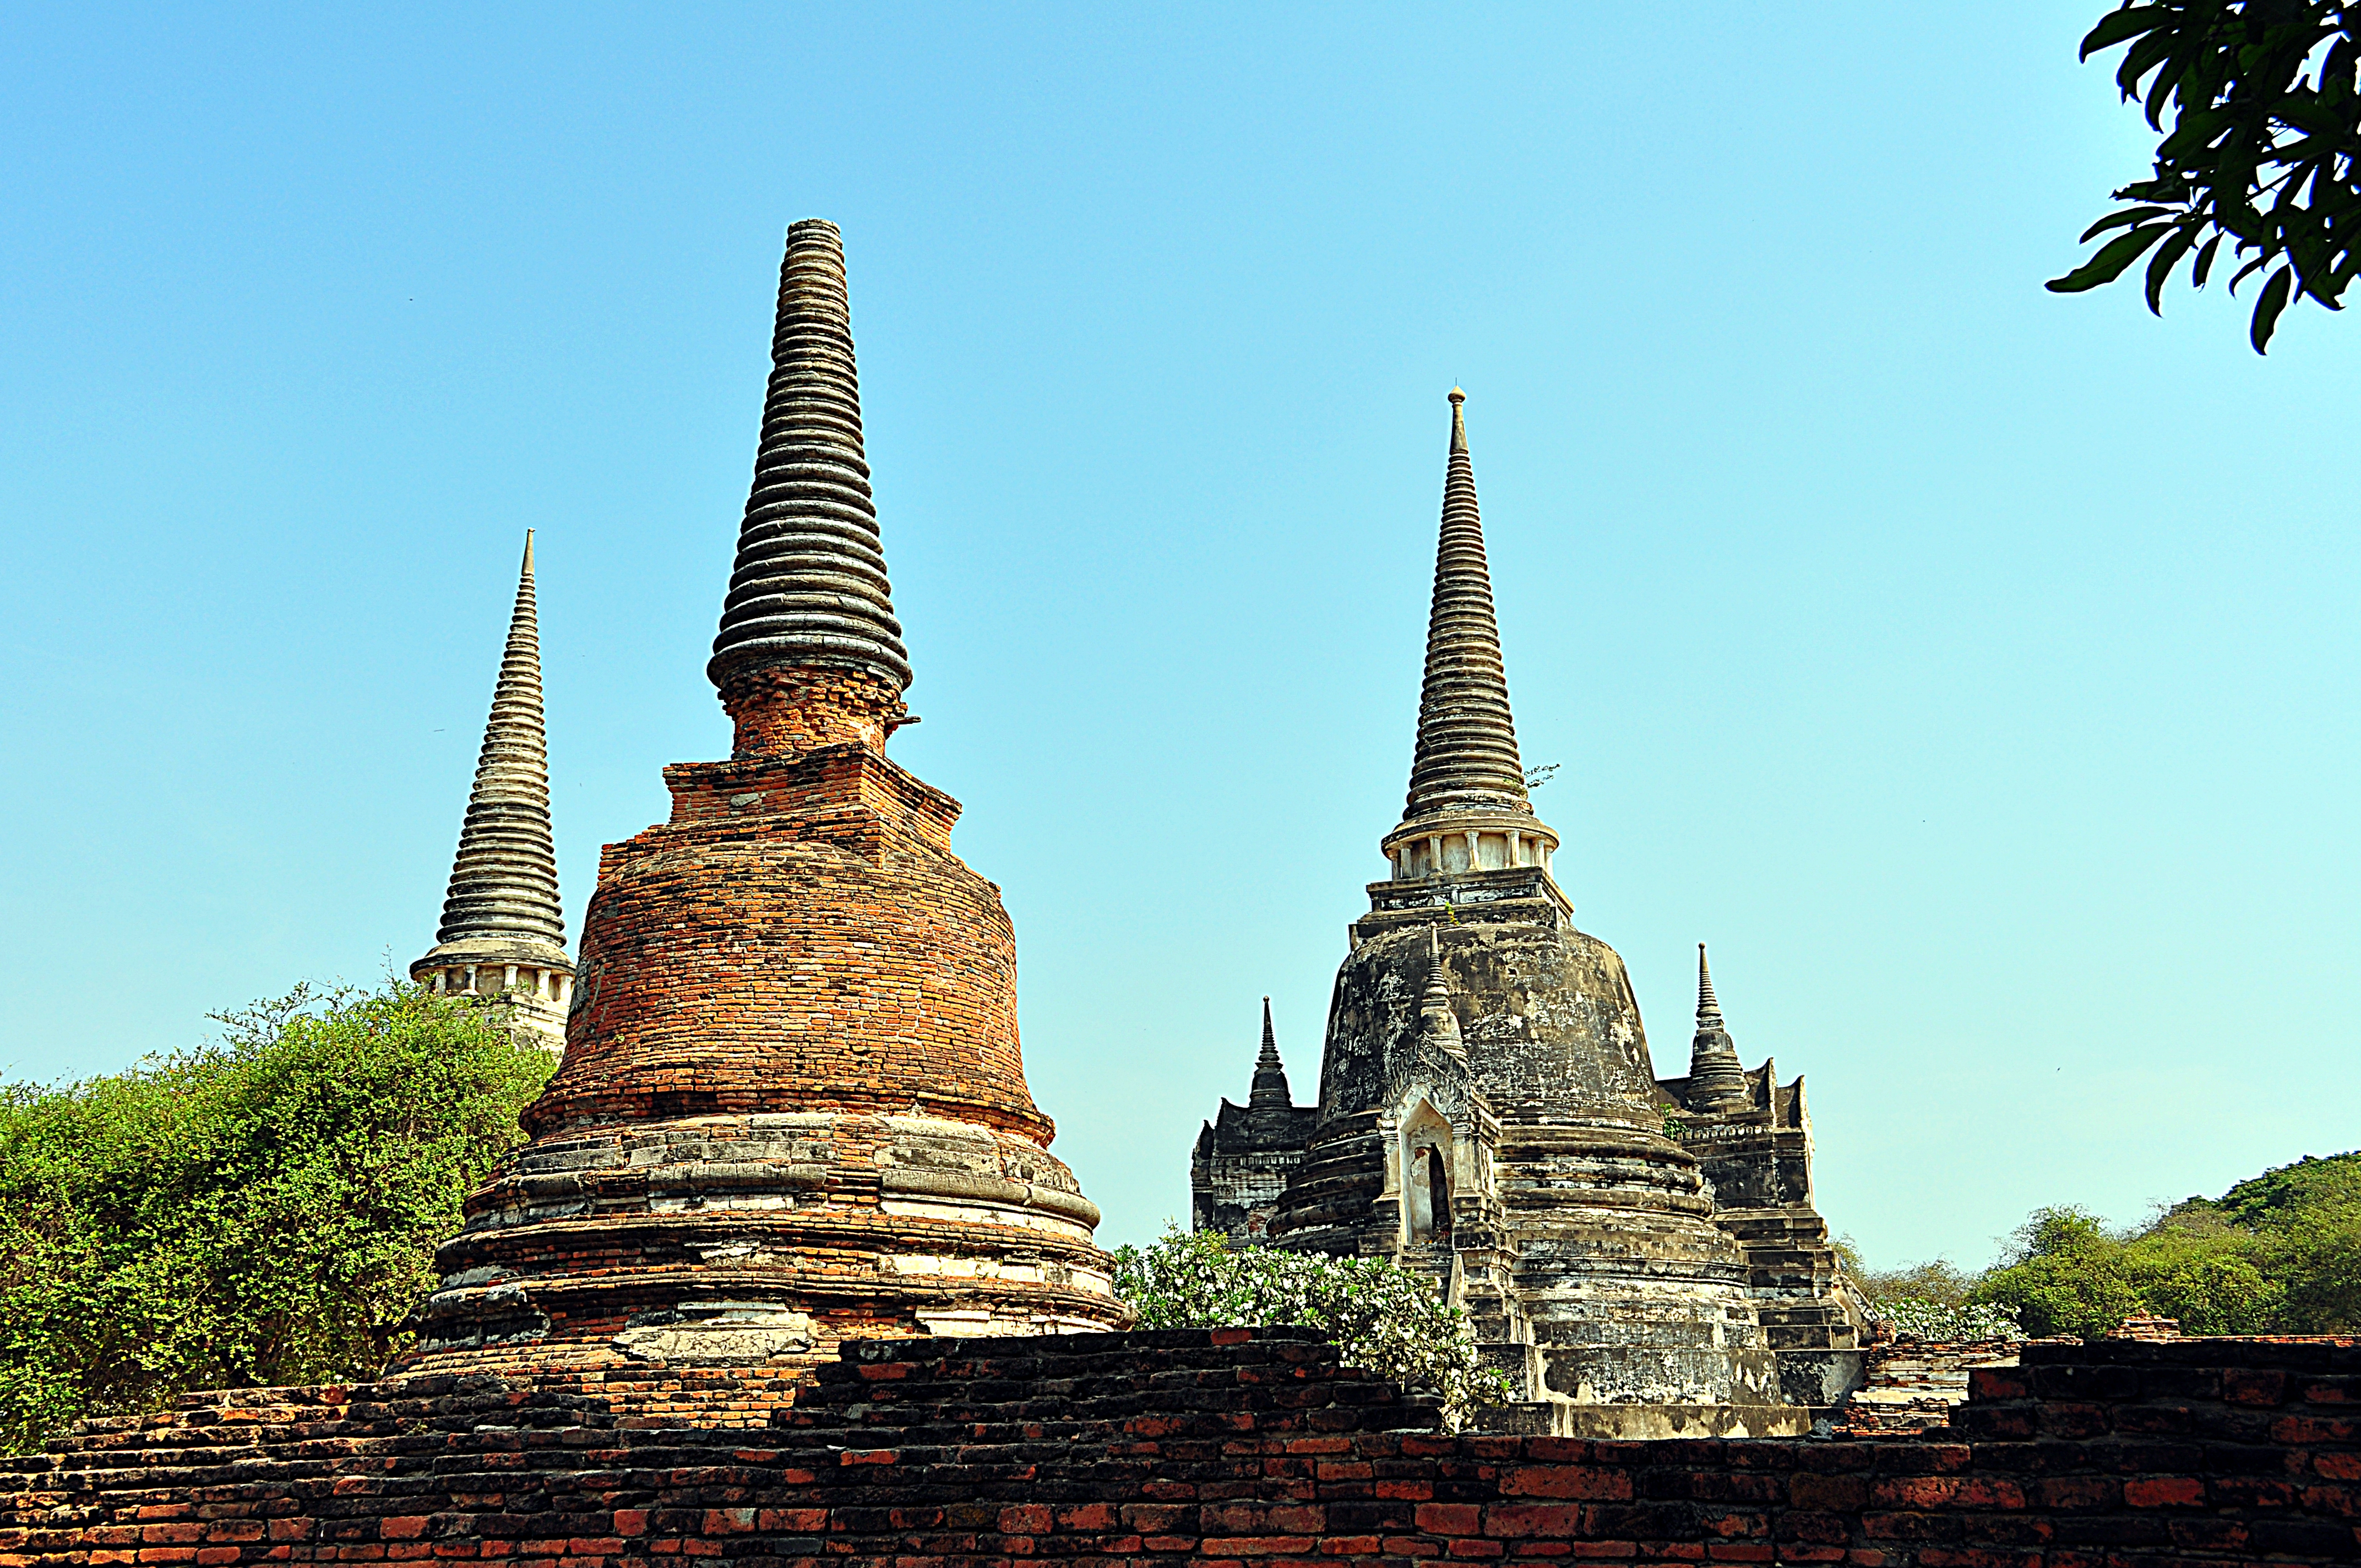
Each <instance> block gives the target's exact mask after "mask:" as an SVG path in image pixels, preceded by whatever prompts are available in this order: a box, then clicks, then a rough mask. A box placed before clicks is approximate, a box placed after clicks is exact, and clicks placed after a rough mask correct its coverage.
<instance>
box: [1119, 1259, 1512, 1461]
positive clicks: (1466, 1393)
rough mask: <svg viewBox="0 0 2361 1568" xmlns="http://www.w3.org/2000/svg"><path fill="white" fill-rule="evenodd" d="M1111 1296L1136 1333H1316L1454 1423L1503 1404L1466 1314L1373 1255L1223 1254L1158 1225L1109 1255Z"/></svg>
mask: <svg viewBox="0 0 2361 1568" xmlns="http://www.w3.org/2000/svg"><path fill="white" fill-rule="evenodd" d="M1115 1294H1116V1295H1117V1296H1120V1297H1121V1298H1122V1299H1124V1300H1125V1301H1126V1302H1127V1303H1128V1304H1129V1305H1130V1307H1131V1309H1132V1310H1133V1311H1135V1312H1137V1314H1138V1321H1137V1323H1136V1324H1134V1325H1133V1326H1134V1327H1137V1328H1142V1329H1226V1328H1258V1327H1265V1326H1276V1325H1280V1324H1301V1325H1303V1326H1306V1327H1310V1328H1315V1329H1318V1330H1319V1331H1320V1332H1322V1333H1323V1334H1324V1335H1326V1336H1327V1338H1328V1340H1329V1341H1330V1342H1331V1343H1334V1345H1335V1346H1336V1348H1337V1350H1338V1351H1339V1353H1341V1354H1342V1355H1343V1357H1344V1360H1345V1365H1348V1366H1357V1367H1361V1368H1363V1369H1364V1370H1366V1371H1369V1372H1374V1373H1377V1374H1378V1376H1382V1377H1389V1378H1391V1379H1392V1380H1393V1381H1394V1382H1396V1383H1399V1384H1400V1385H1401V1386H1402V1387H1405V1388H1410V1389H1415V1390H1419V1391H1422V1392H1426V1393H1432V1394H1436V1395H1440V1396H1441V1397H1442V1399H1443V1411H1444V1420H1446V1421H1447V1422H1449V1423H1450V1424H1451V1425H1453V1426H1454V1427H1456V1426H1457V1425H1458V1424H1459V1423H1460V1422H1461V1421H1462V1420H1465V1419H1466V1416H1467V1415H1468V1413H1469V1412H1470V1411H1472V1410H1474V1409H1477V1407H1479V1406H1483V1405H1494V1404H1499V1403H1501V1402H1502V1401H1504V1400H1506V1399H1507V1398H1509V1397H1510V1387H1509V1383H1508V1379H1507V1378H1505V1377H1503V1376H1501V1375H1500V1374H1499V1372H1497V1371H1494V1370H1493V1369H1491V1368H1489V1367H1487V1366H1484V1365H1480V1364H1479V1363H1478V1362H1477V1357H1476V1341H1475V1336H1474V1334H1473V1333H1472V1332H1470V1331H1469V1329H1468V1327H1467V1318H1466V1314H1465V1313H1463V1312H1461V1311H1460V1310H1459V1309H1458V1308H1456V1307H1451V1306H1446V1305H1444V1303H1443V1302H1442V1301H1440V1300H1438V1299H1436V1298H1435V1295H1434V1292H1433V1290H1431V1289H1429V1288H1427V1287H1426V1286H1425V1285H1423V1284H1422V1283H1421V1282H1420V1281H1419V1280H1418V1279H1416V1278H1415V1277H1412V1276H1411V1275H1409V1274H1407V1273H1404V1272H1403V1271H1402V1270H1401V1269H1400V1268H1397V1267H1396V1266H1394V1265H1392V1264H1391V1263H1389V1262H1387V1261H1386V1260H1385V1259H1383V1258H1376V1257H1322V1256H1318V1255H1310V1254H1304V1253H1292V1252H1281V1251H1279V1249H1278V1248H1276V1247H1261V1246H1247V1247H1233V1246H1231V1245H1230V1244H1229V1241H1228V1239H1227V1238H1226V1237H1224V1236H1223V1235H1222V1234H1219V1233H1218V1232H1211V1231H1195V1232H1184V1231H1182V1230H1180V1228H1179V1227H1178V1226H1176V1225H1173V1224H1171V1223H1170V1222H1168V1223H1166V1225H1165V1227H1164V1235H1163V1237H1162V1239H1160V1240H1159V1241H1157V1242H1156V1243H1155V1244H1153V1245H1149V1246H1147V1247H1137V1246H1129V1245H1126V1246H1120V1247H1117V1248H1116V1249H1115Z"/></svg>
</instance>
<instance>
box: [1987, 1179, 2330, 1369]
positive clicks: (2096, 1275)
mask: <svg viewBox="0 0 2361 1568" xmlns="http://www.w3.org/2000/svg"><path fill="white" fill-rule="evenodd" d="M1970 1299H1971V1301H1974V1302H1978V1303H1984V1304H1989V1305H1993V1306H2002V1307H2013V1308H2015V1310H2016V1311H2017V1313H2018V1316H2019V1318H2020V1320H2021V1321H2023V1323H2024V1325H2025V1329H2026V1332H2029V1333H2033V1334H2042V1335H2048V1334H2078V1335H2081V1336H2083V1337H2085V1338H2089V1337H2095V1336H2097V1335H2100V1334H2103V1333H2106V1332H2109V1331H2110V1330H2112V1329H2114V1328H2115V1327H2117V1326H2118V1325H2119V1324H2121V1323H2122V1322H2123V1321H2124V1320H2125V1318H2127V1317H2132V1316H2136V1315H2145V1316H2153V1317H2162V1318H2173V1319H2177V1320H2178V1321H2180V1329H2181V1332H2183V1333H2191V1334H2257V1333H2339V1332H2350V1331H2351V1330H2353V1329H2354V1328H2355V1327H2356V1325H2361V1154H2345V1155H2338V1156H2335V1157H2333V1158H2329V1159H2313V1158H2310V1157H2306V1158H2304V1159H2301V1160H2299V1161H2297V1162H2296V1163H2295V1164H2293V1165H2290V1166H2282V1167H2280V1168H2279V1169H2277V1170H2271V1171H2267V1172H2265V1173H2264V1174H2263V1175H2261V1176H2258V1177H2255V1178H2253V1179H2250V1180H2246V1181H2242V1182H2240V1183H2239V1184H2238V1185H2237V1186H2235V1187H2233V1188H2232V1189H2230V1190H2229V1191H2228V1192H2226V1193H2224V1194H2223V1196H2222V1197H2221V1198H2220V1199H2218V1200H2208V1199H2204V1198H2191V1199H2190V1200H2188V1201H2186V1202H2183V1203H2180V1204H2176V1205H2175V1206H2174V1207H2173V1208H2172V1209H2170V1210H2169V1211H2168V1212H2165V1213H2162V1214H2160V1215H2158V1217H2157V1218H2156V1219H2155V1220H2154V1221H2153V1222H2152V1223H2149V1224H2148V1225H2147V1226H2146V1227H2145V1228H2143V1229H2139V1230H2136V1231H2129V1232H2125V1233H2122V1234H2116V1233H2114V1232H2111V1231H2109V1230H2108V1229H2107V1228H2106V1226H2105V1224H2104V1223H2103V1222H2102V1221H2101V1220H2100V1219H2099V1218H2098V1216H2096V1215H2094V1214H2092V1213H2090V1212H2086V1211H2084V1210H2081V1209H2072V1208H2066V1209H2042V1210H2037V1211H2036V1212H2035V1213H2034V1214H2033V1216H2032V1218H2030V1219H2029V1220H2027V1221H2026V1223H2025V1224H2024V1225H2023V1226H2022V1227H2021V1228H2019V1230H2018V1231H2017V1233H2016V1236H2015V1245H2014V1246H2013V1248H2012V1249H2011V1251H2010V1253H2009V1255H2007V1256H2006V1257H2005V1258H2004V1260H2003V1261H2002V1263H2001V1264H2000V1266H1998V1267H1995V1268H1993V1269H1992V1270H1991V1271H1990V1272H1988V1273H1987V1274H1985V1275H1984V1276H1983V1277H1982V1278H1981V1279H1979V1280H1977V1281H1976V1282H1975V1286H1974V1288H1973V1290H1972V1291H1971V1293H1970Z"/></svg>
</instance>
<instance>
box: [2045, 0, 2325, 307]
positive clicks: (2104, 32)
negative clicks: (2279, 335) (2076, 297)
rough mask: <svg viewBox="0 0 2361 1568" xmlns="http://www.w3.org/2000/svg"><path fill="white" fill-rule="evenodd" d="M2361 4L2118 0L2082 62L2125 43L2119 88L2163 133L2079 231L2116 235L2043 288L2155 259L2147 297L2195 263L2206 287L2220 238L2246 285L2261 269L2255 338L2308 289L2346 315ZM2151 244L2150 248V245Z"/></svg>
mask: <svg viewBox="0 0 2361 1568" xmlns="http://www.w3.org/2000/svg"><path fill="white" fill-rule="evenodd" d="M2356 12H2361V7H2355V6H2348V5H2345V4H2342V3H2341V0H2125V3H2124V4H2123V5H2121V6H2119V7H2118V8H2117V9H2115V10H2114V11H2110V12H2109V13H2107V14H2106V15H2105V16H2103V17H2101V18H2100V20H2099V24H2098V25H2097V26H2096V27H2092V29H2091V31H2090V33H2089V35H2088V36H2087V37H2085V38H2083V39H2082V58H2083V59H2085V60H2088V59H2089V58H2090V57H2091V56H2092V55H2093V54H2096V53H2099V52H2101V51H2103V50H2105V49H2117V48H2121V49H2124V51H2125V53H2124V58H2123V60H2122V61H2121V62H2120V63H2119V64H2118V66H2117V67H2116V70H2115V82H2116V85H2117V86H2118V87H2120V88H2121V89H2122V90H2123V94H2124V96H2125V98H2126V99H2138V100H2140V102H2141V104H2142V108H2143V110H2144V112H2145V113H2146V115H2147V123H2148V125H2149V126H2150V128H2152V129H2154V130H2155V131H2157V132H2158V133H2159V135H2160V136H2161V137H2162V139H2161V140H2160V141H2158V144H2157V148H2156V165H2155V169H2154V170H2153V172H2152V173H2151V174H2150V175H2149V177H2148V178H2147V179H2146V180H2136V181H2133V182H2132V183H2130V184H2128V185H2125V187H2123V188H2122V189H2121V190H2119V191H2117V192H2115V193H2114V196H2115V200H2117V201H2118V202H2123V203H2127V205H2125V206H2122V207H2119V208H2117V209H2116V210H2115V211H2114V212H2112V213H2110V214H2107V215H2106V216H2105V217H2103V218H2101V219H2100V220H2099V221H2098V222H2097V223H2095V224H2092V225H2091V226H2090V228H2089V229H2087V230H2086V231H2084V233H2083V235H2082V238H2083V239H2084V240H2085V241H2088V240H2092V239H2095V238H2098V237H2099V236H2102V235H2108V236H2112V237H2111V238H2109V239H2107V240H2106V242H2105V243H2104V244H2103V245H2102V246H2101V247H2099V249H2098V251H2097V252H2096V253H2095V254H2094V255H2092V257H2091V258H2090V259H2088V260H2087V261H2085V262H2083V263H2082V265H2081V266H2080V267H2077V268H2076V269H2073V270H2072V271H2071V272H2069V273H2068V274H2066V276H2064V277H2063V278H2058V279H2053V280H2051V281H2050V283H2049V287H2050V288H2051V289H2053V290H2055V291H2059V292H2060V293H2074V292H2079V291H2082V290H2085V289H2094V288H2097V287H2098V286H2099V285H2101V284H2103V283H2112V282H2114V280H2116V279H2117V278H2119V277H2121V276H2122V275H2123V274H2124V272H2125V269H2128V268H2129V267H2130V266H2131V264H2132V263H2133V262H2135V261H2136V260H2138V259H2139V258H2141V257H2142V256H2144V255H2146V256H2148V263H2147V305H2148V309H2149V310H2151V311H2153V312H2156V313H2158V314H2162V313H2163V308H2164V307H2163V292H2164V286H2165V284H2166V283H2167V282H2168V281H2169V280H2170V279H2171V277H2172V274H2173V271H2174V269H2176V268H2178V267H2179V266H2180V263H2181V262H2182V261H2183V260H2184V259H2187V260H2189V262H2190V272H2189V281H2190V283H2191V286H2192V287H2196V288H2203V287H2204V286H2205V282H2206V280H2207V278H2208V277H2209V276H2210V275H2211V274H2212V271H2213V265H2214V262H2215V259H2216V257H2217V254H2218V252H2219V251H2220V249H2221V247H2222V242H2223V241H2224V240H2225V239H2226V240H2228V241H2229V242H2230V247H2231V259H2234V260H2235V261H2236V262H2237V263H2238V267H2237V270H2236V272H2235V274H2234V275H2233V276H2232V278H2231V280H2230V288H2231V290H2232V291H2233V292H2235V291H2236V289H2237V286H2238V284H2239V283H2241V282H2242V281H2244V280H2246V279H2247V278H2249V277H2252V276H2254V275H2256V274H2257V273H2268V276H2267V277H2266V278H2265V279H2264V281H2263V284H2262V287H2261V289H2260V290H2259V291H2258V292H2257V295H2256V298H2255V309H2254V315H2253V319H2252V321H2251V323H2249V327H2248V336H2249V338H2250V340H2251V341H2252V342H2253V344H2254V346H2255V352H2256V353H2257V354H2260V353H2263V352H2264V351H2265V350H2266V348H2267V347H2268V345H2269V343H2270V340H2271V334H2272V332H2273V331H2274V330H2275V329H2276V328H2277V326H2278V324H2279V313H2280V312H2282V311H2283V310H2285V309H2286V308H2287V306H2288V305H2289V303H2290V302H2291V301H2293V300H2294V299H2295V298H2297V297H2299V296H2301V295H2309V296H2310V297H2311V298H2312V299H2313V300H2314V301H2316V302H2319V303H2320V304H2322V305H2324V306H2326V307H2327V308H2328V309H2330V310H2332V311H2333V310H2339V309H2342V308H2343V306H2342V303H2341V301H2342V297H2343V295H2344V293H2345V286H2346V285H2347V284H2349V283H2351V282H2352V280H2353V278H2354V275H2355V273H2356V272H2357V271H2361V249H2356V247H2355V245H2354V233H2355V230H2356V227H2361V179H2356V173H2361V171H2356V157H2361V91H2356V70H2361V38H2356V25H2361V15H2356ZM2150 252H2153V254H2152V255H2151V254H2150Z"/></svg>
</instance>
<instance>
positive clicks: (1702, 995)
mask: <svg viewBox="0 0 2361 1568" xmlns="http://www.w3.org/2000/svg"><path fill="white" fill-rule="evenodd" d="M1741 978H1743V977H1741ZM1708 1020H1710V1021H1711V1022H1712V1025H1713V1026H1714V1027H1715V1028H1717V1029H1719V1028H1720V1027H1721V1003H1719V1002H1717V1001H1715V1000H1714V994H1713V970H1711V969H1709V968H1708V967H1707V965H1706V961H1705V944H1704V943H1703V942H1699V943H1698V944H1697V1027H1698V1028H1700V1029H1702V1028H1704V1027H1705V1026H1706V1024H1707V1022H1708Z"/></svg>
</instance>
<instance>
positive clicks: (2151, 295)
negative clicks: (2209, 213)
mask: <svg viewBox="0 0 2361 1568" xmlns="http://www.w3.org/2000/svg"><path fill="white" fill-rule="evenodd" d="M2196 243H2197V231H2196V230H2195V229H2191V228H2184V229H2182V230H2181V231H2180V233H2178V234H2176V235H2174V236H2172V237H2171V238H2170V239H2169V240H2167V241H2165V242H2164V247H2163V248H2162V249H2161V250H2158V252H2157V253H2156V255H2155V257H2154V258H2151V259H2150V260H2149V262H2148V264H2147V309H2148V313H2149V314H2150V315H2157V316H2160V315H2162V314H2164V303H2163V300H2162V295H2163V293H2164V284H2165V280H2166V279H2168V278H2170V277H2171V276H2172V269H2173V268H2174V267H2175V266H2177V265H2179V264H2180V258H2182V257H2184V256H2186V255H2188V254H2189V247H2191V246H2192V245H2195V244H2196Z"/></svg>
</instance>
